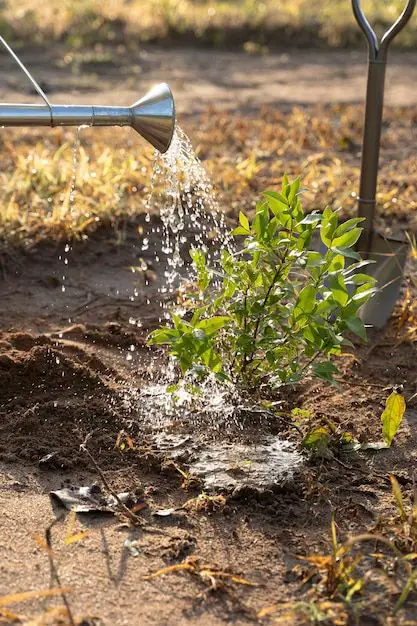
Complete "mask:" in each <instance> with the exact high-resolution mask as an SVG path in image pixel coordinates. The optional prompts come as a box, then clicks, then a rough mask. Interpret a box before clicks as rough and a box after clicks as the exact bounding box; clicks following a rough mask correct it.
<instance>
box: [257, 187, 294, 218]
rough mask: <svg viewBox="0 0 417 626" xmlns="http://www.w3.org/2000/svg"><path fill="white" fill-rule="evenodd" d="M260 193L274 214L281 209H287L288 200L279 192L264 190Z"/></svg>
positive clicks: (278, 213)
mask: <svg viewBox="0 0 417 626" xmlns="http://www.w3.org/2000/svg"><path fill="white" fill-rule="evenodd" d="M262 195H263V196H265V198H266V199H267V201H268V205H269V208H270V209H271V211H272V213H273V214H274V215H280V214H281V213H282V212H283V211H284V212H285V211H288V201H287V199H286V198H284V196H282V195H281V194H280V193H276V192H275V191H265V192H264V193H263V194H262Z"/></svg>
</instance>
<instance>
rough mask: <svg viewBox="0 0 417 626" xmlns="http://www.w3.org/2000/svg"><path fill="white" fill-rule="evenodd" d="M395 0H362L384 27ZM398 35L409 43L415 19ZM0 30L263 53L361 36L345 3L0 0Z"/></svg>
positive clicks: (74, 40)
mask: <svg viewBox="0 0 417 626" xmlns="http://www.w3.org/2000/svg"><path fill="white" fill-rule="evenodd" d="M402 6H403V3H402V2H401V0H365V2H364V8H365V9H366V12H367V15H369V18H370V19H371V21H372V22H373V24H375V25H376V27H377V28H379V29H384V28H386V26H387V25H388V24H390V23H391V22H392V21H393V19H394V18H395V17H396V15H398V13H399V12H400V11H401V10H402ZM412 24H413V25H414V28H412V27H411V28H408V29H407V30H406V32H404V33H403V34H402V35H401V36H400V37H399V38H398V40H397V41H398V45H402V46H408V47H411V46H414V45H415V43H416V41H417V30H416V28H415V26H416V25H417V16H415V17H414V19H413V22H412ZM0 29H1V31H2V32H3V33H4V34H5V35H8V36H9V37H11V38H12V39H14V40H17V41H25V42H28V41H30V42H33V43H48V42H50V41H56V40H58V41H63V42H65V43H66V44H67V45H68V46H69V47H71V48H75V49H77V48H80V47H82V46H85V45H88V46H91V45H93V44H96V43H102V44H103V43H109V42H111V43H122V44H129V45H134V46H135V45H138V44H140V43H146V42H158V43H164V44H168V43H169V44H172V43H179V44H194V45H195V44H204V45H210V46H214V47H227V48H231V47H233V48H235V47H243V48H244V49H246V50H248V51H254V52H256V51H265V50H268V49H271V48H272V49H274V48H275V49H276V48H283V47H286V46H296V47H305V46H330V47H343V46H348V45H352V44H355V43H356V42H357V41H358V40H359V38H360V34H359V33H358V29H357V27H356V25H355V23H354V20H353V17H352V13H351V7H350V1H349V0H333V1H332V0H314V2H311V0H279V1H277V0H263V1H259V0H229V1H221V2H213V1H207V0H60V1H58V0H45V1H44V2H36V3H35V2H33V0H20V1H19V2H18V3H16V2H12V1H11V0H2V2H1V4H0Z"/></svg>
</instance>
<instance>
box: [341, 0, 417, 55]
mask: <svg viewBox="0 0 417 626" xmlns="http://www.w3.org/2000/svg"><path fill="white" fill-rule="evenodd" d="M416 2H417V0H408V2H407V5H406V6H405V8H404V11H403V12H402V13H401V15H400V16H399V18H398V19H397V20H396V21H395V22H394V24H393V25H392V26H391V28H389V29H388V30H387V31H386V32H385V33H384V35H383V36H382V39H381V43H379V42H378V37H377V35H376V33H375V31H374V30H373V28H372V26H371V25H370V23H369V22H368V20H367V19H366V17H365V15H364V12H363V11H362V7H361V4H360V0H352V9H353V14H354V16H355V18H356V21H357V22H358V24H359V27H360V28H361V30H362V32H363V33H364V35H365V37H366V40H367V42H368V48H369V59H370V60H371V61H376V60H377V58H378V57H379V58H382V57H383V58H384V59H385V60H386V56H387V50H388V46H389V45H390V43H391V41H392V40H393V39H394V38H395V37H396V36H397V35H398V33H399V32H400V31H402V29H403V28H404V26H405V25H406V24H407V22H408V20H409V19H410V17H411V16H412V15H413V11H414V9H415V6H416Z"/></svg>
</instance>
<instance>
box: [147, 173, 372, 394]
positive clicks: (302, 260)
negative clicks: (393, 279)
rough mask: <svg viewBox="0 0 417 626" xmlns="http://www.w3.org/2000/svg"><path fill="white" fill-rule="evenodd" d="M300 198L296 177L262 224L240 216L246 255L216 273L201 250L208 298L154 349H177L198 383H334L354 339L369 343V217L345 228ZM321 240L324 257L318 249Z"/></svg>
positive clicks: (200, 273)
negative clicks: (360, 249) (361, 242)
mask: <svg viewBox="0 0 417 626" xmlns="http://www.w3.org/2000/svg"><path fill="white" fill-rule="evenodd" d="M300 194H301V190H300V181H299V180H298V179H297V180H295V181H294V182H292V183H290V182H289V181H288V178H287V177H286V176H284V178H283V181H282V188H281V190H280V192H276V191H266V192H264V194H263V199H262V200H261V201H260V202H259V203H258V205H257V207H256V213H255V216H254V218H253V219H252V220H250V219H249V217H248V216H246V215H244V214H243V213H240V215H239V226H238V227H237V228H235V229H234V231H233V233H232V234H233V235H234V236H236V237H239V239H240V238H243V239H241V240H240V245H239V248H238V251H237V252H228V251H223V253H222V255H221V258H220V261H219V262H218V263H217V264H216V265H213V264H210V263H209V262H208V261H207V258H206V255H205V253H204V252H203V251H202V250H199V249H193V250H192V251H191V256H192V260H193V266H194V270H195V282H196V287H197V290H198V295H197V297H196V295H195V293H191V294H190V298H189V299H188V302H187V300H186V308H188V312H187V315H185V316H183V317H180V316H177V315H172V317H171V323H170V324H169V325H168V326H164V327H161V328H159V329H157V330H155V331H154V332H152V333H151V334H150V336H149V343H150V344H156V345H159V344H162V345H167V346H168V349H169V353H170V355H171V356H172V357H173V358H174V359H175V361H176V362H177V364H178V367H179V372H180V374H181V375H182V376H183V377H186V378H187V380H189V381H191V382H192V383H193V384H198V382H199V381H201V380H202V379H204V378H205V377H206V376H207V375H209V374H210V375H214V376H216V377H217V378H218V379H220V380H223V381H224V380H228V381H231V382H233V383H235V384H237V385H239V386H243V387H246V388H249V389H255V388H259V386H260V385H267V386H270V387H278V386H280V385H283V384H289V383H295V382H298V381H299V380H301V379H302V378H303V377H304V376H306V375H307V374H309V373H313V374H314V375H315V376H317V377H319V378H321V379H323V380H326V381H329V382H332V381H333V380H334V375H335V373H336V372H337V366H336V364H335V360H334V358H333V357H336V356H337V355H339V354H340V353H341V352H342V349H343V347H344V346H347V345H351V342H350V341H349V339H348V337H347V335H348V334H349V333H353V334H355V335H357V336H359V337H360V338H361V339H366V329H365V326H364V324H363V322H362V321H361V319H360V318H359V316H358V313H359V310H360V308H361V306H362V305H363V304H364V303H365V302H367V301H368V300H369V298H371V297H372V295H373V294H374V293H375V291H376V288H375V279H374V278H372V277H371V276H369V275H367V274H365V273H363V269H362V268H363V267H364V266H365V265H366V264H367V263H368V261H362V260H361V259H360V257H359V255H358V254H357V253H356V252H355V251H354V249H353V247H354V246H355V244H356V242H357V241H358V239H359V237H360V234H361V231H362V229H361V228H360V227H359V223H360V222H361V221H362V218H353V219H350V220H347V221H346V222H344V223H342V224H339V219H338V214H337V212H336V211H332V210H331V209H330V208H326V209H325V211H324V212H323V213H318V212H313V213H310V214H308V215H306V214H305V213H304V211H303V209H302V206H301V200H300ZM317 231H318V232H319V234H320V238H321V241H322V243H323V244H324V246H325V249H324V250H322V251H320V252H319V251H314V250H312V249H311V242H312V238H313V235H314V234H315V233H316V232H317ZM183 299H184V296H183ZM202 303H203V304H202ZM183 307H184V302H183Z"/></svg>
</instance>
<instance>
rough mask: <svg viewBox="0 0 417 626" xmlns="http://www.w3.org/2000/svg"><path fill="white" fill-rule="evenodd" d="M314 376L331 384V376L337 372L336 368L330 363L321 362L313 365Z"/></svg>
mask: <svg viewBox="0 0 417 626" xmlns="http://www.w3.org/2000/svg"><path fill="white" fill-rule="evenodd" d="M313 371H314V374H315V375H316V376H317V378H320V379H321V380H325V381H327V382H333V374H336V372H337V371H338V369H337V367H336V366H335V365H333V363H332V362H331V361H323V362H322V363H316V364H315V365H313Z"/></svg>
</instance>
